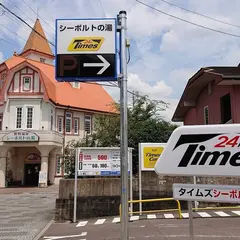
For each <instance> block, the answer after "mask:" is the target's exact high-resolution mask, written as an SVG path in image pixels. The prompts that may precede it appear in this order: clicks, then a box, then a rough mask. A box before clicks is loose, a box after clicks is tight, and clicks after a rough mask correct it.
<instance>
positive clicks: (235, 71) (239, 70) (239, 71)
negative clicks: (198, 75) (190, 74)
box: [204, 66, 240, 76]
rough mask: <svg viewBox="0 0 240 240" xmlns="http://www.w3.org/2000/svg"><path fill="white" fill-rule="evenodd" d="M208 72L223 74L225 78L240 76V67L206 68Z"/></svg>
mask: <svg viewBox="0 0 240 240" xmlns="http://www.w3.org/2000/svg"><path fill="white" fill-rule="evenodd" d="M204 69H206V70H209V69H212V71H211V72H214V73H218V74H222V75H223V76H236V75H240V67H237V66H231V67H230V66H229V67H206V68H204Z"/></svg>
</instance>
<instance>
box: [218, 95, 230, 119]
mask: <svg viewBox="0 0 240 240" xmlns="http://www.w3.org/2000/svg"><path fill="white" fill-rule="evenodd" d="M220 105H221V123H227V122H229V121H230V120H231V119H232V111H231V96H230V93H229V94H226V95H225V96H222V97H221V98H220Z"/></svg>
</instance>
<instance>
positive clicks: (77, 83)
mask: <svg viewBox="0 0 240 240" xmlns="http://www.w3.org/2000/svg"><path fill="white" fill-rule="evenodd" d="M72 86H73V87H74V88H79V86H80V83H79V82H73V83H72Z"/></svg>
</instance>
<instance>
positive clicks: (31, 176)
mask: <svg viewBox="0 0 240 240" xmlns="http://www.w3.org/2000/svg"><path fill="white" fill-rule="evenodd" d="M39 171H40V164H25V185H28V186H38V178H39Z"/></svg>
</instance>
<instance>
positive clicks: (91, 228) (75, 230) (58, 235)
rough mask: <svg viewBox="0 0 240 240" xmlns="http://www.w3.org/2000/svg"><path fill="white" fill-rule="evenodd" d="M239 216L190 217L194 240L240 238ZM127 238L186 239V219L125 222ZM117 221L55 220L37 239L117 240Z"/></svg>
mask: <svg viewBox="0 0 240 240" xmlns="http://www.w3.org/2000/svg"><path fill="white" fill-rule="evenodd" d="M239 220H240V219H239V217H225V218H197V219H194V234H195V238H194V239H195V240H228V239H231V240H240V225H239ZM129 226H130V231H129V232H130V239H131V240H135V239H136V240H189V239H190V238H189V231H188V230H189V228H188V219H151V220H150V219H148V220H139V221H133V222H130V223H129ZM120 227H121V224H120V223H115V224H113V223H112V222H111V221H106V223H105V224H98V225H94V223H91V224H88V225H85V226H82V227H76V224H70V223H61V224H60V223H55V224H53V225H52V226H51V227H50V228H49V229H48V230H47V231H46V232H45V233H44V235H43V236H42V238H41V240H55V239H61V240H120V239H121V238H120V231H121V230H120Z"/></svg>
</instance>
